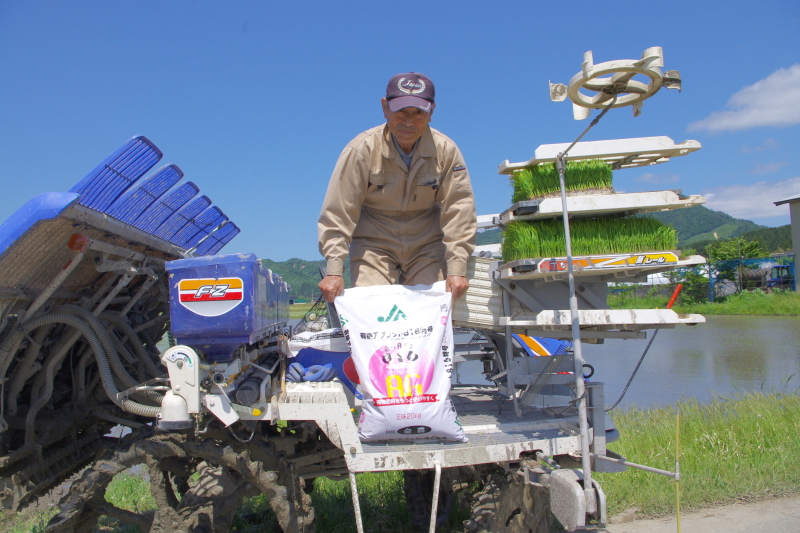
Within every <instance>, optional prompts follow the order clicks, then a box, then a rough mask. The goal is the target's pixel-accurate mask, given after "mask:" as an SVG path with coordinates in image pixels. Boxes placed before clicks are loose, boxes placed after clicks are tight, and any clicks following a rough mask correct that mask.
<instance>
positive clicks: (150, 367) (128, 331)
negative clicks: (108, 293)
mask: <svg viewBox="0 0 800 533" xmlns="http://www.w3.org/2000/svg"><path fill="white" fill-rule="evenodd" d="M100 319H101V320H106V321H108V322H111V323H112V324H114V326H115V327H118V328H119V329H120V330H121V331H122V333H123V334H124V335H125V336H127V337H128V341H130V343H131V345H132V346H133V350H134V351H135V352H136V355H137V356H138V357H139V359H141V360H142V362H143V363H144V366H145V368H147V374H148V375H149V376H150V377H151V378H154V377H158V376H163V375H164V374H166V370H165V369H161V368H158V366H156V364H155V363H154V362H153V359H152V357H151V356H150V352H148V351H147V350H146V349H145V347H144V345H143V344H142V342H141V341H140V340H139V337H138V335H136V332H135V331H133V328H132V327H131V325H130V324H128V322H127V321H126V320H125V319H124V318H123V317H122V316H120V315H119V314H117V313H112V312H110V311H103V312H102V313H100Z"/></svg>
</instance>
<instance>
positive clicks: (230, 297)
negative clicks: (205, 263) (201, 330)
mask: <svg viewBox="0 0 800 533" xmlns="http://www.w3.org/2000/svg"><path fill="white" fill-rule="evenodd" d="M178 298H179V301H180V303H181V305H182V306H184V307H185V308H186V309H188V310H189V311H191V312H193V313H196V314H198V315H200V316H219V315H224V314H225V313H227V312H228V311H230V310H231V309H233V308H234V307H236V306H237V305H239V304H240V303H242V300H243V299H244V283H243V282H242V280H241V278H219V279H182V280H181V281H179V282H178Z"/></svg>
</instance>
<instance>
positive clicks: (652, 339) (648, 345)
mask: <svg viewBox="0 0 800 533" xmlns="http://www.w3.org/2000/svg"><path fill="white" fill-rule="evenodd" d="M658 332H659V330H655V331H654V332H653V336H652V337H650V341H649V342H648V343H647V346H645V348H644V353H643V354H642V356H641V357H640V358H639V362H638V363H636V368H634V369H633V374H631V377H630V379H629V380H628V384H627V385H625V388H624V389H622V394H620V395H619V398H617V401H616V402H614V405H612V406H611V407H609V408H608V409H606V413H607V412H609V411H611V410H612V409H613V408H615V407H616V406H617V405H619V402H621V401H622V398H624V397H625V393H626V392H628V387H630V386H631V382H632V381H633V378H634V377H635V376H636V373H637V372H638V371H639V367H640V366H642V361H644V356H645V355H647V350H649V349H650V345H651V344H653V341H654V340H656V334H657V333H658Z"/></svg>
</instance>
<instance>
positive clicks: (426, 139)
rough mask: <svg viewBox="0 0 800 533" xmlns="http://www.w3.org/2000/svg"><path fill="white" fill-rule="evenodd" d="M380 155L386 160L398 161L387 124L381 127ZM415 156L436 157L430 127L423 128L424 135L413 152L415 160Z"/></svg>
mask: <svg viewBox="0 0 800 533" xmlns="http://www.w3.org/2000/svg"><path fill="white" fill-rule="evenodd" d="M381 153H382V155H383V157H385V158H387V159H395V158H397V159H400V154H399V153H398V152H397V148H395V146H394V142H393V141H392V134H391V132H390V131H389V125H388V124H385V125H384V126H383V145H382V146H381ZM417 155H419V157H435V156H436V144H435V143H434V142H433V134H432V133H431V127H430V126H428V127H426V128H425V133H423V134H422V137H421V138H420V140H419V144H417V151H416V152H414V158H415V159H416V157H417Z"/></svg>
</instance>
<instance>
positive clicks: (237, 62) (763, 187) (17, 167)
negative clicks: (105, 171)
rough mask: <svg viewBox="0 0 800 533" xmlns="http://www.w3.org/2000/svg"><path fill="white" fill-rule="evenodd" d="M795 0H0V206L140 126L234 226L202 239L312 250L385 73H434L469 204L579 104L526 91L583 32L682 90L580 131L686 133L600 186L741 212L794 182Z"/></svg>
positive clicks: (764, 218) (487, 194)
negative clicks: (667, 73) (664, 157)
mask: <svg viewBox="0 0 800 533" xmlns="http://www.w3.org/2000/svg"><path fill="white" fill-rule="evenodd" d="M798 28H800V3H798V2H796V1H769V0H767V1H762V2H758V3H753V2H739V1H726V2H692V3H688V2H686V3H684V2H672V3H663V2H659V3H655V2H626V1H617V2H607V3H603V2H569V3H567V2H532V1H527V2H500V1H498V2H492V3H489V2H471V1H463V2H450V1H440V2H430V1H426V2H415V1H408V2H403V3H398V2H382V1H370V2H330V1H326V2H252V1H251V2H248V1H235V2H207V1H192V2H189V1H182V0H174V1H170V2H160V1H158V2H157V1H127V2H122V1H81V0H74V1H71V2H38V1H17V0H3V1H2V2H0V180H2V184H3V192H4V194H2V195H0V220H5V219H6V218H7V217H8V216H9V215H10V214H11V213H13V212H14V211H15V210H16V209H18V208H19V207H20V206H22V205H23V204H24V203H25V202H26V201H27V200H29V199H30V198H32V197H33V196H35V195H36V194H39V193H42V192H49V191H66V190H68V189H69V188H70V187H72V185H74V184H75V183H77V182H78V181H79V180H80V179H81V178H82V177H83V176H84V175H85V174H86V173H87V172H89V171H90V170H91V169H92V168H94V167H95V165H97V163H99V162H100V161H101V160H102V159H104V158H105V157H106V156H107V155H108V154H109V153H111V152H112V151H113V150H114V149H116V148H117V147H118V146H120V145H121V144H123V143H124V142H125V141H126V140H127V139H129V138H130V137H132V136H133V135H137V134H142V135H145V136H147V137H148V138H149V139H150V140H152V141H153V142H154V143H155V144H156V145H157V146H158V147H159V148H160V149H161V150H162V151H163V152H164V159H163V160H162V161H161V162H160V163H159V165H158V166H161V165H162V164H168V163H175V164H177V165H178V166H179V167H181V169H182V170H183V171H184V173H185V175H186V177H185V179H187V180H188V179H190V180H192V181H194V182H195V183H197V184H198V185H199V186H200V189H201V191H202V192H203V193H204V194H207V195H208V196H209V197H210V198H211V199H212V200H213V201H214V203H215V204H216V205H218V206H219V207H220V208H221V209H222V210H223V211H224V212H225V213H226V214H227V215H228V216H229V217H230V218H231V219H232V220H233V221H234V222H236V223H237V225H239V226H240V227H241V228H242V233H241V234H240V235H239V236H238V237H237V238H236V239H234V240H233V241H232V243H231V244H229V245H228V246H227V247H226V248H224V249H223V252H255V253H256V254H257V255H258V256H260V257H263V258H270V259H274V260H279V261H280V260H286V259H289V258H291V257H299V258H302V259H317V258H319V253H318V251H317V243H316V220H317V217H318V214H319V207H320V204H321V203H322V198H323V196H324V194H325V189H326V187H327V183H328V179H329V177H330V173H331V171H332V169H333V166H334V163H335V161H336V158H337V156H338V155H339V153H340V151H341V150H342V148H343V147H344V145H345V144H346V143H347V142H348V141H349V140H350V139H351V138H353V137H354V136H355V135H356V134H358V133H359V132H361V131H363V130H365V129H367V128H370V127H372V126H375V125H378V124H380V123H382V122H383V117H382V114H381V110H380V98H381V96H382V95H383V93H384V91H385V87H386V83H387V81H388V80H389V78H390V77H391V76H392V75H394V74H396V73H399V72H405V71H409V70H414V71H417V72H423V73H425V74H426V75H428V76H429V77H430V78H431V79H432V80H433V81H434V82H435V84H436V93H437V108H436V112H435V114H434V117H433V121H432V124H431V125H432V126H433V127H435V128H437V129H439V130H440V131H442V132H443V133H445V134H447V135H448V136H450V137H451V138H452V139H454V140H455V141H456V142H457V143H458V145H459V146H460V148H461V150H462V152H463V153H464V156H465V158H466V161H467V164H468V167H469V170H470V175H471V177H472V183H473V188H474V189H475V194H476V201H477V207H478V212H479V214H489V213H498V212H500V211H502V210H503V209H505V208H507V207H508V206H509V204H510V194H511V189H510V187H509V185H508V180H507V178H506V177H505V176H501V175H498V174H497V166H498V165H499V164H500V163H501V162H502V161H504V160H506V159H509V160H511V161H512V162H517V161H525V160H528V159H529V158H531V157H532V156H533V151H534V150H535V149H536V147H537V146H539V145H540V144H550V143H560V142H571V141H572V140H573V139H574V138H575V137H576V136H577V135H578V134H580V132H581V131H583V129H584V128H585V127H586V126H587V125H588V122H587V121H583V122H577V121H574V120H573V119H572V111H571V106H570V105H569V104H568V103H554V102H551V101H550V100H549V97H548V81H549V80H550V81H553V82H561V83H567V82H568V81H569V79H570V78H571V77H572V76H573V75H574V74H575V73H577V72H578V71H579V70H580V66H581V61H582V58H583V53H584V52H586V51H587V50H592V51H593V53H594V61H595V63H600V62H604V61H610V60H615V59H637V58H639V57H640V56H641V54H642V52H643V51H644V50H645V49H646V48H649V47H651V46H661V47H663V49H664V58H665V60H664V62H665V69H669V70H679V71H680V72H681V76H682V78H683V80H684V81H683V92H682V93H680V94H679V93H678V92H677V91H666V90H662V91H661V92H659V93H658V94H657V95H655V96H654V97H653V98H651V99H649V100H647V101H646V102H645V105H644V109H643V113H642V115H641V116H640V117H637V118H633V117H632V114H631V112H630V108H627V109H619V110H612V111H611V112H610V113H608V114H607V115H606V117H604V118H603V120H602V121H601V122H600V124H599V125H598V126H597V127H595V128H594V129H593V130H592V131H591V132H590V133H589V134H588V135H587V137H586V138H585V140H601V139H619V138H626V137H645V136H658V135H666V136H669V137H671V138H672V139H673V140H675V141H676V142H681V141H684V140H687V139H695V140H698V141H700V142H701V143H702V145H703V149H702V150H700V151H699V152H697V153H694V154H690V155H688V156H686V157H680V158H674V159H673V160H672V161H670V162H669V163H666V164H664V165H657V166H653V167H648V168H643V169H630V170H624V171H618V172H615V175H614V183H615V187H616V188H617V190H621V191H626V192H633V191H645V190H660V189H675V188H680V189H683V192H684V193H685V194H704V195H706V196H707V198H708V203H707V206H708V207H710V208H712V209H716V210H720V211H724V212H727V213H729V214H731V215H733V216H736V217H740V218H747V219H750V220H753V221H755V222H757V223H759V224H763V225H769V226H777V225H782V224H787V223H789V211H788V206H787V205H784V206H780V207H775V206H774V205H773V204H772V202H774V201H776V200H780V199H783V198H785V197H787V196H790V195H793V194H797V193H800V150H798V146H800V30H798Z"/></svg>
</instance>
